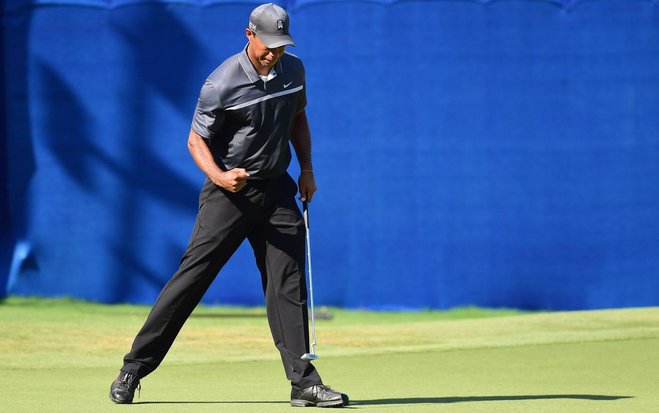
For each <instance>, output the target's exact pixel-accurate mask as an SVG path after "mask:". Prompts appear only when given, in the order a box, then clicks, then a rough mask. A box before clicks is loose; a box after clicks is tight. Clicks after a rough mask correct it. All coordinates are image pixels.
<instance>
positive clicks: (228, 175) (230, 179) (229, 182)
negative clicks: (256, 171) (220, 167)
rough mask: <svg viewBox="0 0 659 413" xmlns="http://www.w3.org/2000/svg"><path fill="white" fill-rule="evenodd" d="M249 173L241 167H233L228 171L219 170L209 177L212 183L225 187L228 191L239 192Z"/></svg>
mask: <svg viewBox="0 0 659 413" xmlns="http://www.w3.org/2000/svg"><path fill="white" fill-rule="evenodd" d="M248 177H249V174H248V173H247V171H245V170H244V169H243V168H235V169H231V170H229V171H223V172H220V174H218V175H217V176H215V177H213V178H211V180H212V181H213V183H214V184H215V185H217V186H220V187H222V188H224V189H226V190H227V191H229V192H239V191H240V190H241V189H243V188H244V187H245V185H247V178H248Z"/></svg>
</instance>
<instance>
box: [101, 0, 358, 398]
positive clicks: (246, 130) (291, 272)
mask: <svg viewBox="0 0 659 413" xmlns="http://www.w3.org/2000/svg"><path fill="white" fill-rule="evenodd" d="M245 34H246V36H247V40H248V43H247V46H246V47H245V49H243V50H242V51H240V53H238V54H236V55H234V56H231V57H229V58H228V59H227V60H225V61H224V62H223V63H222V64H221V65H220V66H219V67H218V68H217V69H215V71H214V72H213V73H211V74H210V76H209V77H208V79H206V82H205V83H204V85H203V86H202V88H201V92H200V95H199V100H198V102H197V106H196V109H195V112H194V116H193V119H192V127H191V130H190V134H189V137H188V148H189V150H190V153H191V155H192V158H193V159H194V161H195V163H196V164H197V166H198V167H199V168H200V169H201V170H202V171H203V172H204V173H205V174H206V176H207V179H206V182H205V184H204V186H203V188H202V190H201V193H200V196H199V211H198V214H197V218H196V222H195V224H194V228H193V230H192V236H191V238H190V241H189V244H188V247H187V249H186V251H185V254H184V255H183V258H182V259H181V265H180V267H179V269H178V271H177V272H176V273H175V274H174V275H173V276H172V278H171V279H170V280H169V282H168V283H167V285H165V287H164V288H163V290H162V291H161V293H160V296H159V297H158V299H157V301H156V303H155V305H154V306H153V308H152V310H151V313H150V314H149V316H148V318H147V319H146V321H145V323H144V326H143V327H142V329H141V330H140V331H139V333H138V334H137V337H135V340H134V342H133V345H132V348H131V350H130V352H129V353H128V354H126V356H125V357H124V364H123V367H122V368H121V371H120V373H119V376H118V377H117V378H116V380H115V381H114V382H113V383H112V386H111V388H110V399H111V400H112V401H113V402H115V403H132V401H133V396H134V393H135V390H136V389H137V388H138V387H139V385H140V380H141V379H142V378H144V377H145V376H147V375H148V374H150V373H151V372H152V371H154V370H155V369H156V368H157V367H158V365H160V363H161V362H162V360H163V358H164V357H165V355H166V354H167V351H168V350H169V348H170V347H171V345H172V343H173V342H174V339H175V338H176V336H177V334H178V332H179V331H180V329H181V327H182V326H183V323H185V321H186V320H187V318H188V317H189V316H190V314H191V313H192V310H193V309H194V308H195V307H196V306H197V304H198V303H199V301H200V300H201V298H202V296H203V295H204V293H205V292H206V290H207V289H208V287H209V286H210V284H211V283H212V282H213V280H214V279H215V277H216V276H217V274H218V272H219V271H220V269H221V268H222V267H223V266H224V265H225V263H226V262H227V261H228V260H229V258H231V256H232V255H233V253H234V252H235V251H236V249H237V248H238V247H239V246H240V244H241V243H242V242H243V241H244V240H245V239H248V240H249V242H250V244H251V246H252V248H253V250H254V256H255V257H256V265H257V266H258V268H259V270H260V272H261V280H262V284H263V291H264V294H265V302H266V308H267V314H268V322H269V324H270V331H271V333H272V337H273V339H274V342H275V345H276V347H277V349H278V350H279V353H280V354H281V359H282V362H283V364H284V370H285V372H286V377H287V378H288V380H290V382H291V385H292V391H291V405H292V406H298V407H306V406H319V407H341V406H345V405H347V404H348V396H347V395H345V394H342V393H339V392H336V391H334V390H332V389H331V388H329V387H327V386H324V385H323V382H322V380H321V378H320V375H319V374H318V371H317V370H316V369H315V367H314V366H313V365H312V364H311V362H310V361H309V360H303V359H301V357H302V355H303V354H305V353H308V352H309V328H308V322H307V292H306V291H307V290H306V283H305V275H304V268H305V267H304V263H305V261H304V260H305V256H304V255H305V254H304V244H305V231H304V223H303V221H302V217H301V214H300V211H299V209H298V207H297V203H296V200H295V197H296V195H297V192H298V189H299V193H300V198H301V199H302V200H306V201H307V202H309V201H311V199H312V198H313V195H314V193H315V192H316V184H315V180H314V174H313V168H312V164H311V137H310V132H309V125H308V123H307V116H306V114H305V105H306V103H307V102H306V84H305V74H304V67H303V65H302V62H301V61H300V59H299V58H297V57H296V56H294V55H291V54H288V53H286V52H285V51H284V49H285V48H286V46H288V45H291V46H294V45H295V43H294V42H293V39H292V37H291V36H290V34H289V18H288V14H287V13H286V11H285V10H284V9H282V8H281V7H279V6H277V5H275V4H272V3H268V4H263V5H261V6H259V7H257V8H256V9H254V10H253V11H252V13H251V14H250V17H249V26H248V28H247V29H246V30H245ZM289 142H290V143H292V146H293V149H294V150H295V153H296V155H297V159H298V160H299V163H300V170H301V173H300V177H299V179H298V181H297V186H296V183H295V181H294V180H293V179H292V178H291V177H290V176H289V175H288V173H287V172H286V170H287V168H288V166H289V163H290V160H291V149H290V146H289Z"/></svg>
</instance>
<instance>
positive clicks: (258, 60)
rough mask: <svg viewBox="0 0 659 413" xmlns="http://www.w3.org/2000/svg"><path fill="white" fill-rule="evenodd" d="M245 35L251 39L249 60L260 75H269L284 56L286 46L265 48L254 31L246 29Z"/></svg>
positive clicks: (248, 50) (248, 52)
mask: <svg viewBox="0 0 659 413" xmlns="http://www.w3.org/2000/svg"><path fill="white" fill-rule="evenodd" d="M245 34H246V35H247V38H248V39H249V46H248V47H247V54H248V56H249V59H250V60H251V61H252V64H253V65H254V67H255V69H256V71H257V72H258V73H259V74H260V75H267V74H268V73H269V72H270V69H272V67H273V66H274V65H275V64H276V63H277V61H279V58H280V57H281V56H282V55H283V54H284V49H285V48H286V46H281V47H277V48H275V49H269V48H267V47H265V45H264V44H263V42H261V39H259V37H258V36H257V35H256V34H255V33H254V32H253V31H251V30H249V29H246V30H245Z"/></svg>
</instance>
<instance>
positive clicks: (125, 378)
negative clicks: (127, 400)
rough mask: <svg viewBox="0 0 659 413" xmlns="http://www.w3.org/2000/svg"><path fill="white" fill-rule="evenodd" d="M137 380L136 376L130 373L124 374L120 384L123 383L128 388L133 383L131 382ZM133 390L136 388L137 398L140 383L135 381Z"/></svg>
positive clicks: (138, 396)
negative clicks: (135, 384)
mask: <svg viewBox="0 0 659 413" xmlns="http://www.w3.org/2000/svg"><path fill="white" fill-rule="evenodd" d="M135 380H137V377H135V376H134V375H132V374H130V373H126V374H124V376H123V377H122V378H121V384H122V385H124V386H125V387H126V388H127V389H129V388H130V386H132V385H133V382H134V381H135ZM135 390H137V398H138V399H139V398H140V396H141V394H142V383H140V382H137V386H136V387H135Z"/></svg>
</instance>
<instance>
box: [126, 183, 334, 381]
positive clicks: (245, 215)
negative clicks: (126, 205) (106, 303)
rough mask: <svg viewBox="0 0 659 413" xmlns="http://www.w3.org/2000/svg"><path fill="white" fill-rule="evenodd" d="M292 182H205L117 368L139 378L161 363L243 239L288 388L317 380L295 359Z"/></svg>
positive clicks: (297, 228)
mask: <svg viewBox="0 0 659 413" xmlns="http://www.w3.org/2000/svg"><path fill="white" fill-rule="evenodd" d="M296 194H297V186H296V184H295V182H294V181H293V179H292V178H291V177H290V176H289V175H288V174H284V175H282V176H281V177H279V178H275V179H271V180H265V181H256V180H250V181H249V182H248V184H247V186H246V187H245V188H243V189H242V190H241V191H240V192H238V193H231V192H228V191H225V190H224V189H221V188H219V187H218V186H216V185H215V184H213V183H212V182H211V181H210V180H207V181H206V183H205V184H204V187H203V189H202V191H201V194H200V196H199V212H198V214H197V219H196V221H195V225H194V229H193V233H192V236H191V238H190V242H189V244H188V247H187V249H186V251H185V254H184V255H183V258H182V259H181V265H180V267H179V269H178V271H177V272H176V273H175V274H174V276H173V277H172V278H171V279H170V280H169V282H168V283H167V284H166V285H165V287H164V288H163V290H162V291H161V292H160V295H159V297H158V299H157V300H156V303H155V304H154V306H153V308H152V309H151V312H150V314H149V316H148V318H147V320H146V321H145V323H144V326H143V327H142V329H141V330H140V332H139V333H138V334H137V337H136V338H135V341H134V342H133V346H132V348H131V351H130V352H129V353H128V354H126V356H125V357H124V366H123V368H122V370H123V371H128V372H131V373H133V374H135V375H136V376H137V377H140V378H142V377H144V376H146V375H148V374H149V373H151V372H152V371H154V370H155V369H156V368H157V367H158V365H160V363H161V362H162V360H163V358H164V357H165V355H166V354H167V351H168V350H169V348H170V347H171V346H172V344H173V342H174V339H175V338H176V336H177V335H178V333H179V331H180V330H181V328H182V327H183V324H184V323H185V321H186V320H187V319H188V317H189V316H190V314H191V313H192V310H194V308H195V307H196V306H197V304H199V301H200V300H201V298H202V296H203V295H204V293H205V292H206V290H207V289H208V287H209V286H210V285H211V283H212V282H213V280H214V279H215V277H216V276H217V274H218V272H219V271H220V269H221V268H222V267H223V266H224V265H225V264H226V262H227V261H228V260H229V258H230V257H231V256H232V255H233V253H234V252H235V251H236V249H237V248H238V247H239V246H240V244H241V243H242V242H243V241H244V240H245V238H247V239H248V240H249V242H250V244H251V246H252V248H253V249H254V256H255V257H256V264H257V266H258V268H259V271H260V272H261V280H262V284H263V291H264V294H265V302H266V308H267V314H268V322H269V325H270V330H271V332H272V337H273V339H274V342H275V345H276V347H277V349H278V350H279V352H280V354H281V359H282V362H283V363H284V369H285V371H286V376H287V378H288V379H289V380H290V381H291V384H292V385H293V387H294V388H305V387H308V386H313V385H315V384H321V383H322V381H321V379H320V376H319V375H318V372H317V371H316V369H315V368H314V366H313V365H312V364H311V363H310V362H309V361H307V360H301V359H300V357H301V356H302V355H303V354H304V353H307V352H308V351H309V328H308V321H307V288H306V281H305V275H304V263H305V252H304V239H305V238H304V237H305V230H304V222H303V220H302V217H301V215H300V211H299V209H298V207H297V204H296V202H295V195H296Z"/></svg>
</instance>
